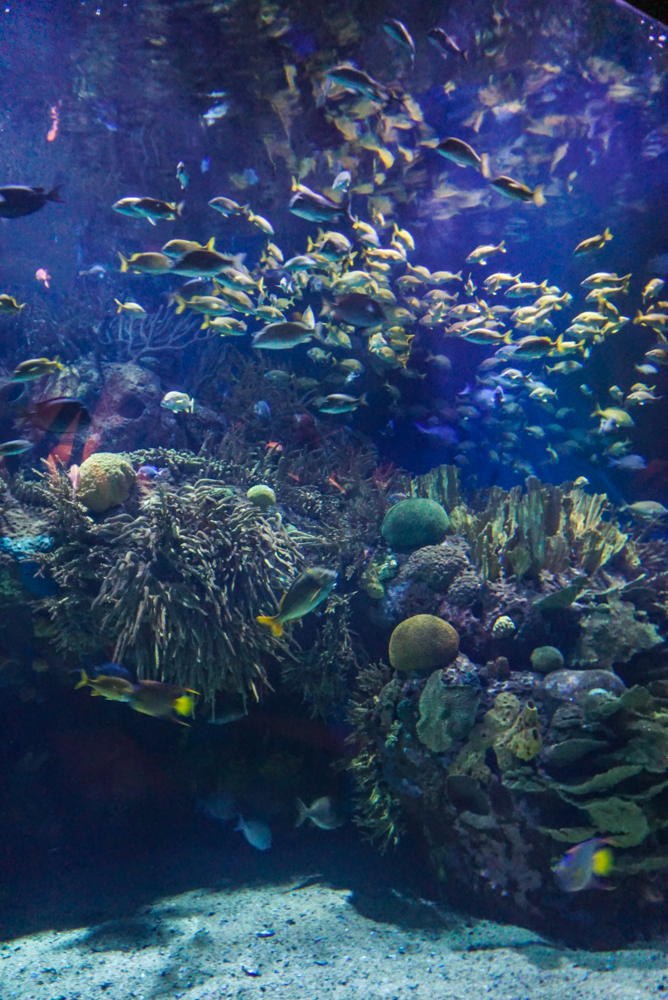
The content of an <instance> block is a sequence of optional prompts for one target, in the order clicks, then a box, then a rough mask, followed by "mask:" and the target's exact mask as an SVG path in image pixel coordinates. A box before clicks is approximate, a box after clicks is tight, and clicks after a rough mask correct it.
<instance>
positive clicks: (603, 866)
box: [554, 837, 614, 892]
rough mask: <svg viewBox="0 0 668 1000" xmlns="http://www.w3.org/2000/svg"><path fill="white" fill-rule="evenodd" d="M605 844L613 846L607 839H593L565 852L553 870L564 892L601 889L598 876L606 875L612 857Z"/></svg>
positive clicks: (611, 841) (611, 862)
mask: <svg viewBox="0 0 668 1000" xmlns="http://www.w3.org/2000/svg"><path fill="white" fill-rule="evenodd" d="M606 844H614V840H610V839H609V838H607V837H594V838H593V839H592V840H585V841H583V842H582V843H581V844H577V845H576V846H575V847H572V848H571V849H570V851H566V853H565V854H564V856H563V858H562V859H561V861H560V862H559V863H558V864H557V865H556V867H555V868H554V877H555V879H556V880H557V882H558V884H559V888H560V889H563V891H564V892H581V891H582V890H583V889H589V888H590V887H592V888H602V887H603V883H602V882H601V881H600V880H599V878H598V876H600V875H608V874H609V873H610V871H611V870H612V867H613V864H614V856H613V853H612V851H611V850H609V848H608V847H605V846H604V845H606Z"/></svg>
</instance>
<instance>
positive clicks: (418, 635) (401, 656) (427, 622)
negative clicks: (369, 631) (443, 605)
mask: <svg viewBox="0 0 668 1000" xmlns="http://www.w3.org/2000/svg"><path fill="white" fill-rule="evenodd" d="M458 652H459V636H458V634H457V632H456V631H455V629H454V628H453V627H452V625H449V624H448V622H444V621H443V619H442V618H436V616H435V615H413V617H412V618H407V619H406V621H403V622H401V623H400V624H399V625H397V627H396V628H395V630H394V632H393V633H392V635H391V636H390V663H391V664H392V666H393V667H394V669H395V670H405V671H409V670H433V669H434V668H435V667H444V666H446V665H447V664H448V663H452V661H453V660H454V659H455V658H456V656H457V653H458Z"/></svg>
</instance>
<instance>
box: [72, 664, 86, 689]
mask: <svg viewBox="0 0 668 1000" xmlns="http://www.w3.org/2000/svg"><path fill="white" fill-rule="evenodd" d="M89 683H90V677H89V676H88V674H87V673H86V671H85V670H84V669H83V667H82V668H81V680H80V681H79V683H78V684H75V686H74V690H75V691H78V690H79V688H83V687H86V686H87V685H88V684H89Z"/></svg>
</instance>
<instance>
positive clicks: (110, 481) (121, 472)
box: [77, 451, 136, 514]
mask: <svg viewBox="0 0 668 1000" xmlns="http://www.w3.org/2000/svg"><path fill="white" fill-rule="evenodd" d="M135 479H136V476H135V473H134V470H133V468H132V466H131V465H130V463H129V462H128V461H127V460H126V459H125V458H123V457H122V456H121V455H114V454H113V452H109V451H98V452H96V454H94V455H91V456H90V457H89V458H87V459H86V461H85V462H83V464H82V465H81V468H80V469H79V484H78V486H77V500H79V501H80V502H81V503H82V504H83V505H84V507H88V509H89V510H92V511H95V513H96V514H101V513H102V512H103V511H105V510H108V509H109V508H110V507H116V506H117V505H118V504H119V503H125V501H126V500H127V498H128V497H129V496H130V490H131V489H132V486H133V485H134V481H135Z"/></svg>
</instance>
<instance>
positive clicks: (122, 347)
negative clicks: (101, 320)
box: [99, 306, 219, 362]
mask: <svg viewBox="0 0 668 1000" xmlns="http://www.w3.org/2000/svg"><path fill="white" fill-rule="evenodd" d="M201 325H202V324H201V322H200V321H199V319H197V318H194V317H193V316H189V315H187V314H186V315H184V316H176V315H175V314H174V310H173V309H168V308H167V306H161V307H160V308H159V309H157V310H156V312H154V313H151V315H150V316H137V315H133V314H132V313H121V315H120V316H115V317H114V318H113V319H112V320H110V321H109V322H107V323H105V324H104V325H103V328H102V329H101V331H100V336H99V345H100V349H101V351H102V353H103V354H104V356H105V357H107V358H108V359H109V360H113V361H121V362H122V361H135V362H139V361H141V359H142V358H148V357H155V355H156V354H164V353H165V352H170V353H180V352H182V351H185V350H189V351H190V350H192V349H193V348H194V347H195V345H197V344H201V343H203V342H204V341H207V340H211V339H212V337H213V336H215V337H216V339H219V338H218V334H217V333H216V332H215V331H212V330H211V329H207V330H202V329H201Z"/></svg>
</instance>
